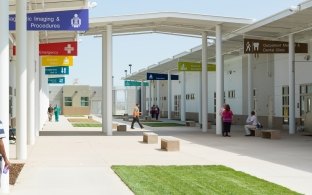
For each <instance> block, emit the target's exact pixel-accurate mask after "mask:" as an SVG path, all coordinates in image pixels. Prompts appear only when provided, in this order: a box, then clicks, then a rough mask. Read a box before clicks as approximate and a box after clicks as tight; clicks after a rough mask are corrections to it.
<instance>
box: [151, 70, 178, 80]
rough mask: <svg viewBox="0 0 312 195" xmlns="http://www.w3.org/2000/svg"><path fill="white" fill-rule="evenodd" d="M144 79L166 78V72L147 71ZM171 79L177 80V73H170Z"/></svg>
mask: <svg viewBox="0 0 312 195" xmlns="http://www.w3.org/2000/svg"><path fill="white" fill-rule="evenodd" d="M146 77H147V79H146V80H168V74H159V73H149V72H148V73H147V74H146ZM171 80H179V75H171Z"/></svg>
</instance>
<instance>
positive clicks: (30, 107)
mask: <svg viewBox="0 0 312 195" xmlns="http://www.w3.org/2000/svg"><path fill="white" fill-rule="evenodd" d="M34 36H35V33H34V32H33V31H29V32H28V33H27V41H28V42H27V56H28V59H27V60H28V62H27V102H28V103H27V143H28V144H29V145H33V144H34V143H35V56H34V55H35V47H34V46H35V37H34Z"/></svg>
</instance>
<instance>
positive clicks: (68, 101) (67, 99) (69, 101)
mask: <svg viewBox="0 0 312 195" xmlns="http://www.w3.org/2000/svg"><path fill="white" fill-rule="evenodd" d="M64 103H65V106H73V100H72V97H64Z"/></svg>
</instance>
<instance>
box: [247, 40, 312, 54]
mask: <svg viewBox="0 0 312 195" xmlns="http://www.w3.org/2000/svg"><path fill="white" fill-rule="evenodd" d="M288 48H289V45H288V42H284V41H270V40H259V39H244V53H245V54H261V53H289V49H288ZM295 53H308V44H307V43H295Z"/></svg>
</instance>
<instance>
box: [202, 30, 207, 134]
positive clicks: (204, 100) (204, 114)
mask: <svg viewBox="0 0 312 195" xmlns="http://www.w3.org/2000/svg"><path fill="white" fill-rule="evenodd" d="M207 36H208V33H207V32H203V33H202V72H201V74H202V81H201V83H202V86H201V87H202V89H201V93H202V99H201V100H202V106H201V107H202V128H203V132H207V129H208V115H207V110H208V109H207V102H208V98H207V88H208V83H207V80H208V76H207Z"/></svg>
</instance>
